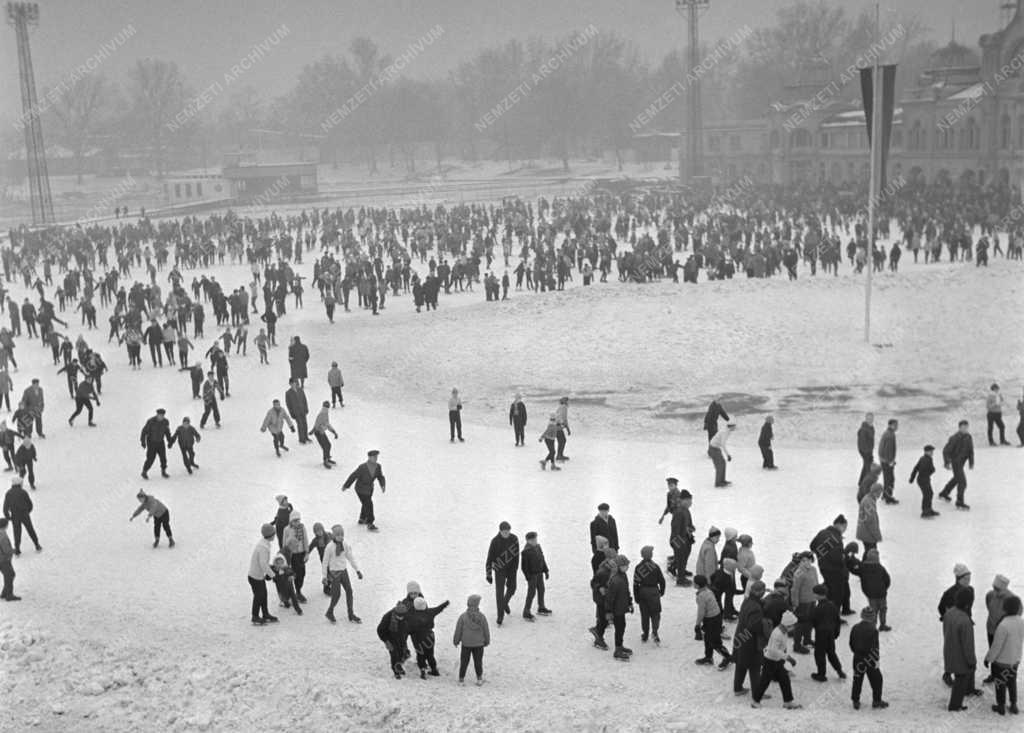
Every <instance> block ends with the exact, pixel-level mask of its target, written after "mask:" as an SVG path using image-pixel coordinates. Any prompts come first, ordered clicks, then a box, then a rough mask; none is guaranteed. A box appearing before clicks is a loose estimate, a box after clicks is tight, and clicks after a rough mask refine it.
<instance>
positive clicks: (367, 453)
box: [366, 450, 380, 458]
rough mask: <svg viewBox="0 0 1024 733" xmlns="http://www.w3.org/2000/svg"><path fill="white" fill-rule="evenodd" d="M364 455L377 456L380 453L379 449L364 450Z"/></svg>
mask: <svg viewBox="0 0 1024 733" xmlns="http://www.w3.org/2000/svg"><path fill="white" fill-rule="evenodd" d="M366 455H367V456H369V457H370V458H373V457H374V456H379V455H380V451H379V450H368V451H366Z"/></svg>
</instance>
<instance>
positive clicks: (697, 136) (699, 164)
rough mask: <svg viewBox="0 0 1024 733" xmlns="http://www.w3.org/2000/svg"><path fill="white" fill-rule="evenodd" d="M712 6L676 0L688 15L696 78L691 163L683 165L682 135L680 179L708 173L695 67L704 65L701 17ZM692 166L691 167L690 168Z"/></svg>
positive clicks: (689, 105)
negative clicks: (701, 49)
mask: <svg viewBox="0 0 1024 733" xmlns="http://www.w3.org/2000/svg"><path fill="white" fill-rule="evenodd" d="M710 6H711V0H676V10H677V11H678V12H679V13H680V14H682V15H683V16H684V17H685V18H686V25H687V30H688V31H689V43H688V46H687V64H688V66H689V69H688V72H687V73H688V74H689V75H691V78H692V80H691V81H690V83H689V84H687V85H686V88H687V90H688V93H687V95H686V115H687V126H686V143H687V154H686V158H687V165H686V167H684V166H683V146H682V134H680V145H679V180H680V181H686V180H690V181H691V182H692V181H693V179H694V178H696V177H698V176H703V175H704V142H703V137H704V116H703V113H702V110H701V100H700V75H699V74H697V73H695V69H696V68H697V67H698V66H700V27H699V18H700V14H701V13H703V12H704V11H705V10H707V9H708V8H709V7H710ZM687 169H688V170H687Z"/></svg>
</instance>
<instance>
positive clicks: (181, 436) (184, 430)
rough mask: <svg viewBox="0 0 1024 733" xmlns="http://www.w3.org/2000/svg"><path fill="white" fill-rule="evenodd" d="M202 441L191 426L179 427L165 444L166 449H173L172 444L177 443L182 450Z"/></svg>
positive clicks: (197, 432)
mask: <svg viewBox="0 0 1024 733" xmlns="http://www.w3.org/2000/svg"><path fill="white" fill-rule="evenodd" d="M200 440H202V437H200V435H199V431H198V430H196V429H195V428H194V427H192V426H191V425H179V426H178V429H177V430H175V431H174V435H172V436H171V439H170V440H169V441H168V442H167V447H168V448H173V447H174V443H175V442H177V443H178V445H180V446H181V447H182V448H191V447H192V446H194V445H195V444H196V443H198V442H199V441H200Z"/></svg>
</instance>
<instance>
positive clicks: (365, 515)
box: [341, 450, 385, 532]
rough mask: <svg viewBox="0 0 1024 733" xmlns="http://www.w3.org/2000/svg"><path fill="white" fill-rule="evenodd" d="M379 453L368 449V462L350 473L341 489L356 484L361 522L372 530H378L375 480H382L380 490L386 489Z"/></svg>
mask: <svg viewBox="0 0 1024 733" xmlns="http://www.w3.org/2000/svg"><path fill="white" fill-rule="evenodd" d="M379 455H380V451H379V450H371V451H367V453H366V462H365V463H360V464H359V465H358V466H356V470H354V471H353V472H352V473H351V474H349V477H348V478H347V479H345V483H344V484H343V485H342V487H341V490H342V491H345V490H346V489H348V488H349V487H350V486H352V484H355V485H356V496H358V497H359V503H360V510H359V524H365V525H366V528H367V529H368V530H370V531H371V532H376V531H377V525H376V524H374V519H375V517H374V515H373V483H374V481H378V482H380V492H381V493H382V494H383V493H384V490H385V489H384V487H385V479H384V470H383V469H382V468H381V466H380V464H379V463H377V456H379Z"/></svg>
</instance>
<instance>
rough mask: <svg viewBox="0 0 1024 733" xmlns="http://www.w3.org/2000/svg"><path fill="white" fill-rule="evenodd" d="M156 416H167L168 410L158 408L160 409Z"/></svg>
mask: <svg viewBox="0 0 1024 733" xmlns="http://www.w3.org/2000/svg"><path fill="white" fill-rule="evenodd" d="M156 414H157V415H166V414H167V410H165V409H164V408H162V407H158V408H157V409H156Z"/></svg>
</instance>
